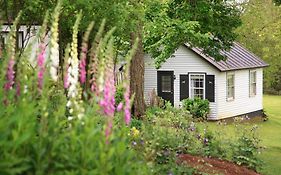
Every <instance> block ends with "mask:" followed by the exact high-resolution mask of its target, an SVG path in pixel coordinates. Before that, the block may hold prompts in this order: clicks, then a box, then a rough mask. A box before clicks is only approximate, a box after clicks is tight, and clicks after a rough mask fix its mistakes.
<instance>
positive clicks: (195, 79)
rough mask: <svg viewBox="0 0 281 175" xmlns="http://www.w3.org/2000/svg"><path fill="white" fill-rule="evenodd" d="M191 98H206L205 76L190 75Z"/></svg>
mask: <svg viewBox="0 0 281 175" xmlns="http://www.w3.org/2000/svg"><path fill="white" fill-rule="evenodd" d="M190 88H191V90H190V93H191V94H190V96H191V98H195V97H198V98H202V99H203V98H204V75H190Z"/></svg>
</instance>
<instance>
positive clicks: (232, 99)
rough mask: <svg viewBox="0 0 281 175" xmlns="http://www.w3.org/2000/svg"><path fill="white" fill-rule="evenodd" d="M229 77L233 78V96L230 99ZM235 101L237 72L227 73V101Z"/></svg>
mask: <svg viewBox="0 0 281 175" xmlns="http://www.w3.org/2000/svg"><path fill="white" fill-rule="evenodd" d="M228 76H233V96H232V97H228V94H229V93H228V90H229V85H228ZM234 99H235V72H226V101H234Z"/></svg>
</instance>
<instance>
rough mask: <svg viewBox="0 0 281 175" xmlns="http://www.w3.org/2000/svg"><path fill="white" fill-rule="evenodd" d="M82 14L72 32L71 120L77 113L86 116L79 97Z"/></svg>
mask: <svg viewBox="0 0 281 175" xmlns="http://www.w3.org/2000/svg"><path fill="white" fill-rule="evenodd" d="M81 17H82V14H81V13H79V14H78V16H77V19H76V21H75V24H74V26H73V34H72V43H71V51H70V59H69V63H70V64H69V67H68V75H67V76H68V80H69V88H68V94H67V96H68V102H67V107H68V108H69V113H70V116H69V118H68V119H69V120H72V119H73V118H74V115H77V117H78V119H82V117H83V116H84V108H83V107H82V105H81V103H82V101H81V100H80V98H81V97H79V88H80V86H79V83H78V78H79V69H78V67H79V61H78V51H77V47H78V39H77V35H78V27H79V23H80V20H81Z"/></svg>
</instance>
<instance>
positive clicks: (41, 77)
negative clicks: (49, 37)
mask: <svg viewBox="0 0 281 175" xmlns="http://www.w3.org/2000/svg"><path fill="white" fill-rule="evenodd" d="M40 48H41V52H40V54H39V55H38V57H37V65H38V69H39V70H38V74H37V77H38V88H39V90H40V91H41V90H42V88H43V80H44V72H45V67H44V63H45V46H44V44H43V43H41V45H40Z"/></svg>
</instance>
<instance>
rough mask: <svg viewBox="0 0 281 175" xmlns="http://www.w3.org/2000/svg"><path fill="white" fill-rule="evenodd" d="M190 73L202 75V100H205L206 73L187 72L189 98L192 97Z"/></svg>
mask: <svg viewBox="0 0 281 175" xmlns="http://www.w3.org/2000/svg"><path fill="white" fill-rule="evenodd" d="M192 75H195V76H196V75H200V76H202V75H203V77H204V78H203V100H205V99H206V95H205V94H206V85H205V84H206V74H205V73H189V76H188V81H189V87H188V89H189V97H190V98H191V99H194V96H193V97H192V95H191V76H192Z"/></svg>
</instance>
